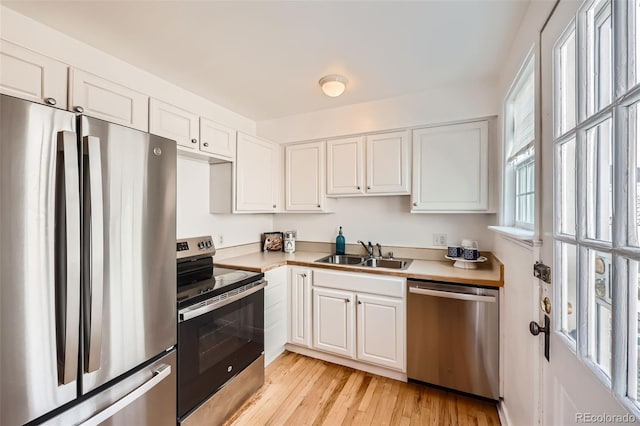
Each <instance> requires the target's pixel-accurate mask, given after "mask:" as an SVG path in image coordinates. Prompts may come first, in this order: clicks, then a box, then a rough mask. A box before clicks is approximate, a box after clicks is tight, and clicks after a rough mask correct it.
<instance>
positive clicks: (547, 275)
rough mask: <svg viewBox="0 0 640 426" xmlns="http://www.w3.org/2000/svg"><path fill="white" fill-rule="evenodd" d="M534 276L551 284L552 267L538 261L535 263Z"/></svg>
mask: <svg viewBox="0 0 640 426" xmlns="http://www.w3.org/2000/svg"><path fill="white" fill-rule="evenodd" d="M533 276H534V277H536V278H539V279H540V280H542V281H544V282H545V283H547V284H551V267H549V266H547V265H545V264H544V263H542V262H540V261H538V262H536V263H535V265H533Z"/></svg>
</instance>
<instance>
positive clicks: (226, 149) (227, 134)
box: [200, 118, 236, 159]
mask: <svg viewBox="0 0 640 426" xmlns="http://www.w3.org/2000/svg"><path fill="white" fill-rule="evenodd" d="M200 150H201V151H204V152H207V153H209V154H213V155H219V156H221V157H226V158H229V159H233V158H235V156H236V131H235V129H232V128H230V127H227V126H223V125H222V124H218V123H216V122H215V121H211V120H209V119H207V118H200Z"/></svg>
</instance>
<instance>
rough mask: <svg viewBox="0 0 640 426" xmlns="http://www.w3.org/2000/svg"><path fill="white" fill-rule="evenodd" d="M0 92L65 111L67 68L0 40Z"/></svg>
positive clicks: (60, 63)
mask: <svg viewBox="0 0 640 426" xmlns="http://www.w3.org/2000/svg"><path fill="white" fill-rule="evenodd" d="M0 92H2V93H5V94H7V95H10V96H15V97H17V98H22V99H26V100H28V101H31V102H38V103H41V104H47V105H53V106H56V107H57V108H62V109H67V65H66V64H63V63H62V62H58V61H56V60H54V59H51V58H48V57H46V56H43V55H40V54H38V53H35V52H32V51H31V50H27V49H24V48H22V47H20V46H17V45H15V44H13V43H9V42H8V41H5V40H0Z"/></svg>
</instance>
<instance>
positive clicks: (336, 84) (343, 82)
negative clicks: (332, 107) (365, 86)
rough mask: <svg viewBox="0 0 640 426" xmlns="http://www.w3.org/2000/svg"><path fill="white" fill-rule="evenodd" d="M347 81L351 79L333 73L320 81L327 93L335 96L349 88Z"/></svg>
mask: <svg viewBox="0 0 640 426" xmlns="http://www.w3.org/2000/svg"><path fill="white" fill-rule="evenodd" d="M347 82H349V80H347V78H346V77H343V76H341V75H338V74H331V75H326V76H324V77H322V78H321V79H320V81H319V82H318V83H320V87H321V88H322V91H323V92H324V94H325V95H327V96H331V97H332V98H335V97H336V96H340V95H342V93H344V89H346V88H347Z"/></svg>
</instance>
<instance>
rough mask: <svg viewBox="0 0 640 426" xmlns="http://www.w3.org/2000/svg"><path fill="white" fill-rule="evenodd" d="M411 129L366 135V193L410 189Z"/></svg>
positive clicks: (395, 192)
mask: <svg viewBox="0 0 640 426" xmlns="http://www.w3.org/2000/svg"><path fill="white" fill-rule="evenodd" d="M409 149H410V148H409V132H408V131H404V132H394V133H383V134H379V135H369V136H367V149H366V151H367V193H368V194H408V193H409V185H410V184H409V179H410V177H409V176H410V173H409V167H410V165H409Z"/></svg>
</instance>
